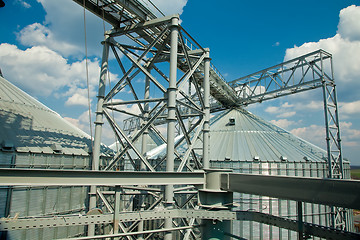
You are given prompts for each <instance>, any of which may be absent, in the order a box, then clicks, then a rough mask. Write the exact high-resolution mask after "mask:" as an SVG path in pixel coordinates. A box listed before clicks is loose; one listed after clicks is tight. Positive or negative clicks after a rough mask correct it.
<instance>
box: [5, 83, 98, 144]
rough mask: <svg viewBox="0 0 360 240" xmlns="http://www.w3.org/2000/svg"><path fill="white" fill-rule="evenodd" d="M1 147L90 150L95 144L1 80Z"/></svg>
mask: <svg viewBox="0 0 360 240" xmlns="http://www.w3.org/2000/svg"><path fill="white" fill-rule="evenodd" d="M0 144H1V145H2V146H3V147H4V146H5V145H7V146H9V145H13V146H14V147H15V148H27V147H31V148H42V147H51V146H52V148H55V149H56V148H59V147H60V148H61V147H65V148H72V149H76V148H78V149H83V148H88V149H90V146H91V141H90V136H89V135H88V134H86V133H85V132H83V131H82V130H80V129H78V128H77V127H75V126H73V125H72V124H70V123H69V122H67V121H66V120H65V119H63V118H62V117H61V116H60V115H59V114H58V113H56V112H54V111H53V110H51V109H50V108H48V107H46V106H45V105H43V104H42V103H40V102H39V101H38V100H36V99H35V98H33V97H31V96H30V95H28V94H27V93H25V92H24V91H22V90H20V89H19V88H17V87H16V86H14V85H13V84H11V83H10V82H8V81H7V80H5V79H4V78H3V77H0ZM0 148H1V146H0Z"/></svg>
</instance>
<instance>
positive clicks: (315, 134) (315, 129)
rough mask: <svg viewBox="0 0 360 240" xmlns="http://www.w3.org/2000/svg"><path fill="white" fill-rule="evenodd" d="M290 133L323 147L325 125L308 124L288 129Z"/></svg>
mask: <svg viewBox="0 0 360 240" xmlns="http://www.w3.org/2000/svg"><path fill="white" fill-rule="evenodd" d="M290 132H291V133H292V134H294V135H296V136H298V137H300V138H302V139H304V140H307V141H309V142H311V143H313V144H315V145H317V146H320V147H322V148H324V147H325V144H326V142H325V127H324V126H319V125H315V124H313V125H310V126H307V127H301V128H295V129H292V130H291V131H290Z"/></svg>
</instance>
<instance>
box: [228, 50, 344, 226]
mask: <svg viewBox="0 0 360 240" xmlns="http://www.w3.org/2000/svg"><path fill="white" fill-rule="evenodd" d="M229 84H230V85H231V86H232V87H233V88H234V89H236V91H237V94H238V97H239V98H241V104H242V105H245V106H246V105H249V104H253V103H257V102H262V101H266V100H270V99H274V98H278V97H282V96H286V95H290V94H294V93H298V92H303V91H308V90H312V89H315V88H320V87H321V88H322V90H323V100H324V115H325V130H326V146H327V160H328V171H329V172H328V177H329V178H338V179H343V178H344V171H343V155H342V146H341V137H340V121H339V114H338V104H337V96H336V84H335V80H334V74H333V63H332V56H331V54H329V53H327V52H325V51H323V50H317V51H315V52H312V53H309V54H306V55H304V56H300V57H298V58H295V59H292V60H289V61H287V62H284V63H281V64H278V65H276V66H273V67H270V68H267V69H264V70H262V71H259V72H256V73H253V74H250V75H248V76H245V77H243V78H240V79H237V80H234V81H232V82H230V83H229ZM346 222H347V220H346V210H344V209H341V208H339V209H338V208H333V217H332V226H334V227H337V228H342V229H345V228H346Z"/></svg>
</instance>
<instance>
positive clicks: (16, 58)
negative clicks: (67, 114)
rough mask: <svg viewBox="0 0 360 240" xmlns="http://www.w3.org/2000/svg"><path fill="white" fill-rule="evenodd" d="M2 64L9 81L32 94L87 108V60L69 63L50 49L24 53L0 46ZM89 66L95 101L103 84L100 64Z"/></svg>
mask: <svg viewBox="0 0 360 240" xmlns="http://www.w3.org/2000/svg"><path fill="white" fill-rule="evenodd" d="M0 65H1V67H2V72H3V75H4V76H5V78H7V79H8V80H9V81H10V82H13V83H15V84H16V85H17V86H19V87H20V88H21V89H23V90H25V91H26V92H28V93H29V94H30V95H33V96H35V97H36V96H45V97H46V96H50V95H53V96H55V97H57V98H60V97H67V98H68V99H67V101H66V104H67V105H74V104H76V105H86V106H87V77H86V76H87V74H86V66H85V60H83V61H75V62H73V63H69V62H68V60H67V59H65V58H64V57H62V56H61V55H59V54H58V53H56V52H54V51H52V50H50V49H48V48H47V47H32V48H28V49H26V50H21V49H19V48H17V47H16V46H15V45H10V44H6V43H4V44H1V45H0ZM88 66H89V68H88V76H89V88H90V97H91V98H93V97H95V96H96V93H97V87H98V81H99V80H98V79H99V73H100V67H99V61H98V60H97V59H95V60H93V61H90V60H89V61H88ZM110 76H111V79H112V80H113V81H116V80H117V75H114V74H110ZM85 99H86V101H85ZM85 102H86V103H85Z"/></svg>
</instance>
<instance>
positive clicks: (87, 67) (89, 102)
mask: <svg viewBox="0 0 360 240" xmlns="http://www.w3.org/2000/svg"><path fill="white" fill-rule="evenodd" d="M83 4H84V5H83V6H84V35H85V66H86V84H87V95H88V96H87V97H88V107H89V128H90V137H91V149H92V150H93V149H94V142H93V131H92V124H91V123H92V121H91V101H90V84H89V66H88V54H87V37H86V8H85V0H83Z"/></svg>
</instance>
